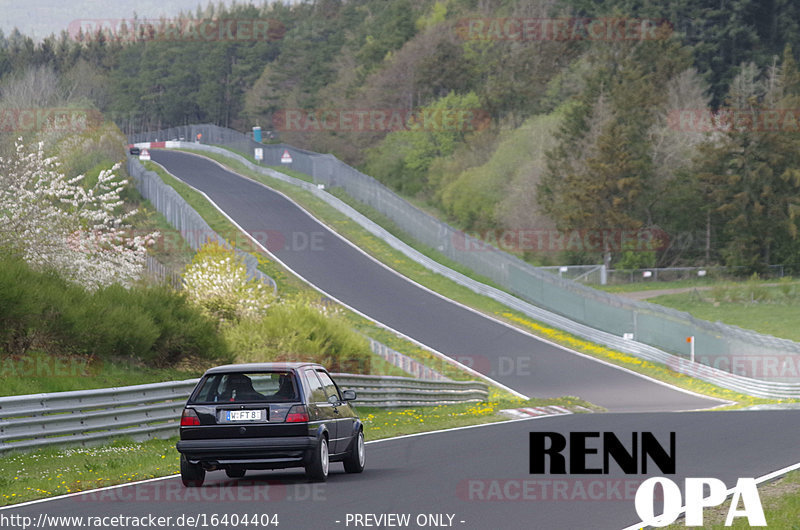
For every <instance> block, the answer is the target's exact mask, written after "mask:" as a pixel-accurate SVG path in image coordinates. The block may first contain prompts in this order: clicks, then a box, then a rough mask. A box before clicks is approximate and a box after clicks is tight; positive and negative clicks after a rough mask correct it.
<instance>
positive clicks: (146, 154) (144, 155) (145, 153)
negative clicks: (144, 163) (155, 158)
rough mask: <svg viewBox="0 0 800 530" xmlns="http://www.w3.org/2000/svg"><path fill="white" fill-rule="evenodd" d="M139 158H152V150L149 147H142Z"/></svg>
mask: <svg viewBox="0 0 800 530" xmlns="http://www.w3.org/2000/svg"><path fill="white" fill-rule="evenodd" d="M139 160H150V151H148V150H147V149H142V151H141V152H140V153H139Z"/></svg>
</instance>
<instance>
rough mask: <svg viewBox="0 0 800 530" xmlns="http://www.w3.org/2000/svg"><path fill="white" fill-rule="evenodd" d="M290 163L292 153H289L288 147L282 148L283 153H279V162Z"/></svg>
mask: <svg viewBox="0 0 800 530" xmlns="http://www.w3.org/2000/svg"><path fill="white" fill-rule="evenodd" d="M291 163H292V155H290V154H289V150H288V149H284V150H283V154H282V155H281V164H291Z"/></svg>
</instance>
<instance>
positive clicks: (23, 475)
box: [0, 392, 600, 505]
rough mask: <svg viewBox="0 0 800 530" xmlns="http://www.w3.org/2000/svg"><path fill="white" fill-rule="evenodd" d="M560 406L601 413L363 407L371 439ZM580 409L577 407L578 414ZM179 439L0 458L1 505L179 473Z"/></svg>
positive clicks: (506, 402)
mask: <svg viewBox="0 0 800 530" xmlns="http://www.w3.org/2000/svg"><path fill="white" fill-rule="evenodd" d="M543 405H560V406H562V407H567V408H576V407H585V408H589V409H592V410H600V409H599V408H598V407H596V406H594V405H592V404H590V403H586V402H584V401H582V400H580V399H578V398H570V397H565V398H559V399H547V400H545V399H536V400H530V401H523V400H516V399H508V398H505V397H502V396H501V395H499V393H497V392H493V393H492V395H491V396H490V399H489V401H487V402H482V403H462V404H457V405H442V406H433V407H415V408H409V409H378V408H367V407H359V408H358V412H359V415H360V416H361V419H362V421H363V422H364V435H365V438H366V439H367V440H378V439H382V438H389V437H393V436H399V435H402V434H413V433H419V432H426V431H435V430H441V429H449V428H453V427H462V426H466V425H478V424H483V423H492V422H498V421H502V420H505V419H508V418H506V417H505V416H503V415H501V414H499V412H498V411H499V410H502V409H504V408H519V407H524V406H543ZM578 410H579V409H577V408H576V411H578ZM176 441H177V438H170V439H166V440H148V441H145V442H140V443H137V442H132V441H130V440H119V441H116V442H114V443H111V444H108V445H103V446H98V447H92V448H75V449H64V448H42V449H39V450H36V451H33V452H29V453H16V454H11V455H7V456H4V457H0V491H2V499H0V504H2V505H9V504H17V503H20V502H25V501H30V500H33V499H41V498H47V497H55V496H58V495H63V494H66V493H73V492H76V491H83V490H89V489H93V488H99V487H104V486H112V485H115V484H124V483H127V482H134V481H137V480H144V479H148V478H155V477H163V476H167V475H174V474H175V473H179V472H180V467H179V466H180V462H179V455H178V452H177V451H176V450H175V442H176Z"/></svg>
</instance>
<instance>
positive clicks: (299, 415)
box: [286, 405, 308, 423]
mask: <svg viewBox="0 0 800 530" xmlns="http://www.w3.org/2000/svg"><path fill="white" fill-rule="evenodd" d="M301 421H308V412H307V411H306V406H305V405H295V406H294V407H292V408H290V409H289V414H287V415H286V422H287V423H298V422H301Z"/></svg>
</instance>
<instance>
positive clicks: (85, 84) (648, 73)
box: [0, 0, 800, 273]
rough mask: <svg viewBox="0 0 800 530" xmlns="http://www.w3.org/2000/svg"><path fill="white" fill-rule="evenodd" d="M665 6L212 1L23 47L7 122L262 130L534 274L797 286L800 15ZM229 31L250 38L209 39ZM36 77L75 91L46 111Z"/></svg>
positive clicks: (552, 1)
mask: <svg viewBox="0 0 800 530" xmlns="http://www.w3.org/2000/svg"><path fill="white" fill-rule="evenodd" d="M653 4H654V5H650V3H644V4H643V3H641V2H638V1H632V0H613V1H609V2H603V3H602V4H598V3H596V2H591V1H587V0H541V1H535V2H534V1H515V0H480V1H478V0H441V1H434V0H419V1H411V0H395V1H391V2H386V1H383V0H316V1H313V2H298V3H294V4H289V3H272V4H264V5H250V4H248V5H237V6H234V7H224V6H208V7H206V8H205V9H199V10H196V11H193V12H191V15H187V18H186V19H185V20H184V23H183V26H182V28H181V29H180V31H179V32H177V33H176V32H174V31H173V30H170V29H168V28H159V27H156V28H150V29H149V31H151V33H150V34H149V36H148V35H144V36H142V35H140V36H139V38H131V35H130V33H126V32H125V31H122V30H117V31H114V32H112V33H109V34H106V35H83V36H82V38H83V40H82V41H81V42H76V41H75V40H73V39H70V38H69V37H68V36H67V35H62V36H60V37H52V38H50V39H45V40H44V41H43V42H42V43H40V44H35V43H34V41H32V40H30V39H26V38H25V37H22V36H21V35H14V36H12V37H11V38H8V39H6V38H4V39H2V40H0V85H2V86H4V87H5V88H4V90H3V94H4V96H5V98H4V100H5V101H6V103H5V105H6V108H24V107H25V106H26V105H34V104H35V105H38V106H58V105H60V104H62V102H63V101H65V98H67V96H68V99H69V101H71V102H72V103H73V104H77V105H84V106H89V107H92V108H96V109H98V110H100V111H101V112H103V113H105V114H106V115H107V116H109V117H111V118H113V119H114V120H115V121H116V122H117V124H118V125H119V126H120V127H121V128H122V129H123V131H125V132H133V131H140V130H151V129H155V128H161V127H167V126H172V125H180V124H185V123H202V122H212V123H216V124H218V125H223V126H227V127H232V128H236V129H239V130H242V131H246V130H249V129H250V128H251V127H252V126H254V125H260V126H261V127H262V128H263V129H264V131H265V132H266V131H268V133H267V138H269V139H272V138H273V137H274V139H279V140H282V141H285V142H287V143H291V144H293V145H297V146H300V147H306V148H310V149H314V150H316V151H322V152H332V153H334V154H336V155H337V156H339V157H340V158H342V159H343V160H345V161H347V162H348V163H350V164H352V165H355V166H357V167H359V168H360V169H362V170H364V171H365V172H367V173H369V174H371V175H373V176H375V177H376V178H378V179H380V180H382V181H384V182H385V183H387V184H388V185H390V186H392V187H393V188H394V189H396V190H398V191H399V192H400V193H402V194H405V195H406V196H409V197H411V198H413V199H414V200H417V201H422V202H423V203H425V204H426V205H427V206H428V207H430V208H432V209H434V210H438V211H439V212H440V213H441V215H442V216H443V217H446V218H447V219H448V220H449V221H451V222H453V223H455V224H456V225H458V226H460V227H461V228H463V229H465V230H470V231H475V232H476V233H478V234H480V235H482V236H484V237H487V238H488V239H497V238H505V239H506V240H509V241H512V242H513V243H512V244H511V245H510V246H509V247H510V248H508V250H511V251H516V252H518V253H519V254H521V255H523V256H524V257H525V258H526V259H529V260H531V261H532V262H534V263H541V264H550V263H597V262H598V261H600V260H605V261H606V262H607V263H608V264H610V265H613V266H616V267H642V266H654V265H660V266H670V265H701V264H702V265H709V264H725V265H731V266H740V267H742V269H741V270H743V271H745V272H747V273H751V272H759V271H761V270H763V268H764V267H765V266H766V265H767V264H774V263H780V264H784V265H786V267H787V270H788V272H790V273H794V272H795V271H797V270H798V268H800V243H798V240H797V234H798V228H800V226H799V225H798V219H800V160H798V155H797V154H796V153H798V152H800V150H798V147H799V146H798V145H797V142H798V138H797V135H796V134H793V133H794V132H796V130H797V128H798V124H797V117H798V116H796V115H795V114H796V112H795V111H794V110H793V109H796V108H798V105H797V101H798V97H800V74H798V69H797V65H796V59H795V56H796V55H795V54H796V51H797V50H798V49H800V27H798V26H797V24H796V23H795V22H794V21H796V20H798V19H800V5H799V4H796V3H793V2H789V1H776V2H771V3H769V5H767V6H764V5H763V2H758V1H756V0H724V1H722V2H720V1H719V0H714V1H711V0H702V1H698V2H689V1H688V0H670V1H668V2H659V3H653ZM211 19H213V20H217V21H219V20H234V21H244V22H245V23H243V25H240V26H238V27H239V28H240V29H238V30H236V29H233V30H231V29H230V27H229V28H228V29H227V32H220V33H218V34H216V37H214V38H195V37H193V33H192V31H194V30H195V29H196V28H198V27H201V23H202V22H203V21H206V20H211ZM258 24H261V25H262V26H263V28H264V32H263V33H261V34H260V36H259V35H258V32H257V31H255V29H254V28H257V27H259V26H258ZM170 31H173V32H172V33H171V32H170ZM32 72H39V73H38V74H36V75H39V77H40V78H41V76H43V75H44V76H46V75H47V72H52V73H54V75H55V76H56V78H57V79H58V81H55V82H53V83H52V84H51V86H50V89H49V90H44V91H42V90H40V91H39V92H38V93H36V94H33V93H31V91H30V90H27V91H26V90H25V89H24V87H26V86H30V84H26V83H24V82H20V80H25V79H30V78H31V76H32V75H33V74H32ZM26 76H27V77H26ZM9 95H10V96H13V97H10V96H9ZM565 234H567V235H569V234H573V235H575V236H576V237H577V238H578V239H580V240H581V241H582V242H581V244H579V245H565V244H561V243H558V242H559V241H561V240H562V239H563V238H564V237H567V236H565ZM653 234H656V236H653ZM531 239H533V243H530V242H528V243H522V241H523V240H525V241H530V240H531ZM554 241H555V242H556V243H553V242H554Z"/></svg>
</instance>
